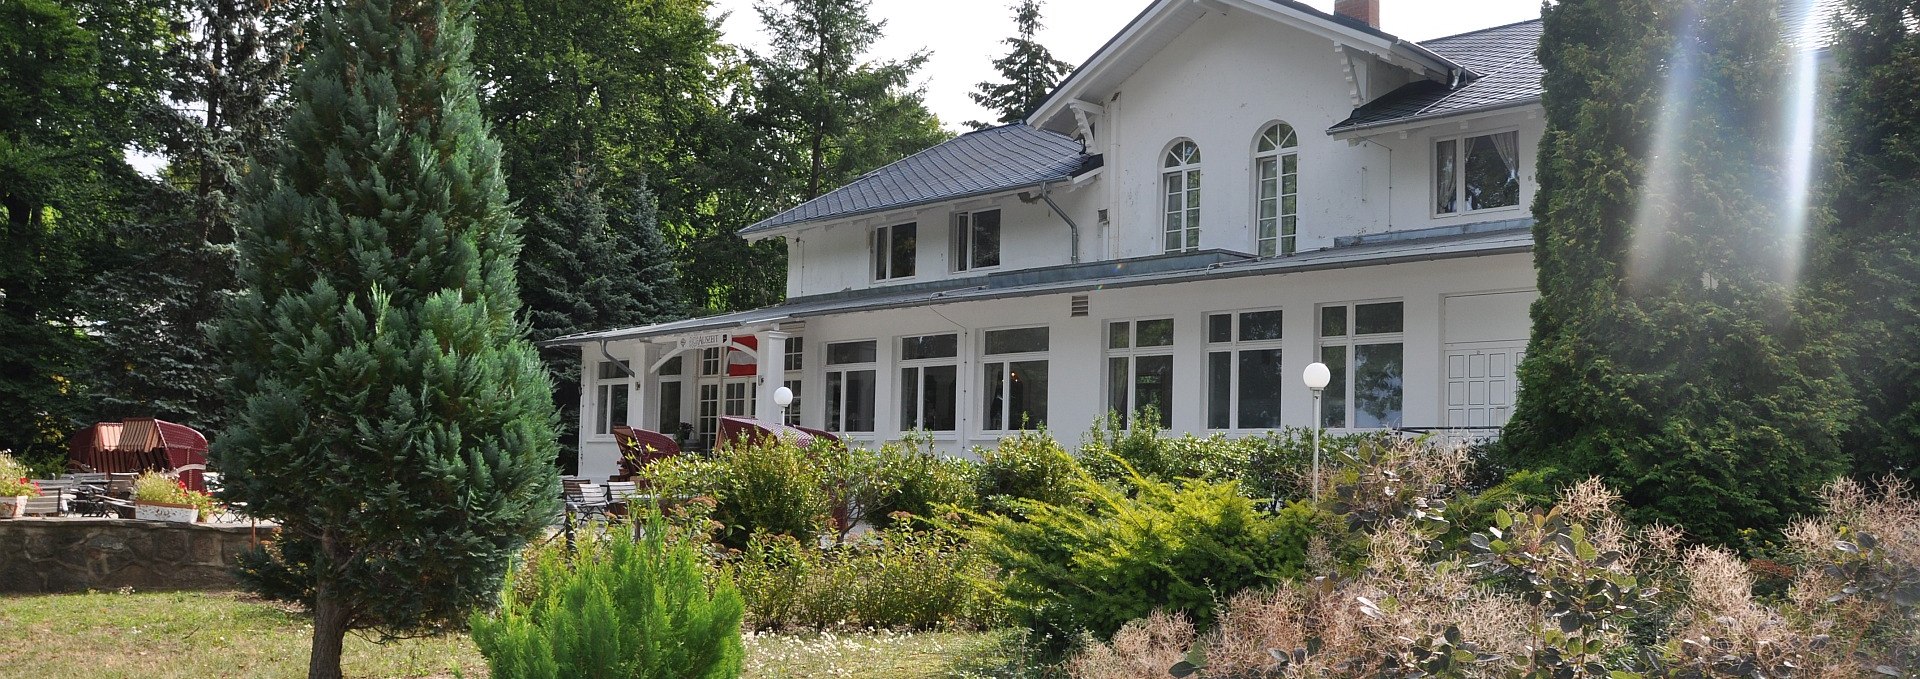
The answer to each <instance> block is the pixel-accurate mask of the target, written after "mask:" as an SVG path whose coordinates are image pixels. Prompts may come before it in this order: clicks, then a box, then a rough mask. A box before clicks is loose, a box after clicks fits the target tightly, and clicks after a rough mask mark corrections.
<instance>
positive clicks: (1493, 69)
mask: <svg viewBox="0 0 1920 679" xmlns="http://www.w3.org/2000/svg"><path fill="white" fill-rule="evenodd" d="M1540 29H1541V23H1540V20H1539V19H1534V20H1531V21H1522V22H1520V23H1516V24H1508V25H1506V26H1496V27H1494V28H1487V29H1481V30H1478V31H1473V32H1470V33H1461V34H1459V35H1453V36H1447V37H1445V38H1436V39H1433V40H1428V41H1426V42H1423V43H1421V44H1422V45H1425V46H1426V47H1427V48H1428V49H1431V50H1433V51H1434V52H1437V53H1439V54H1441V55H1442V56H1445V57H1447V58H1448V59H1452V60H1454V61H1456V62H1459V63H1461V64H1463V65H1466V66H1467V67H1468V68H1471V69H1473V71H1474V72H1475V73H1478V74H1479V77H1476V78H1473V79H1472V80H1469V81H1467V82H1466V83H1465V84H1463V85H1461V86H1460V87H1458V88H1448V87H1447V86H1446V85H1445V84H1443V83H1438V82H1434V81H1431V80H1423V81H1418V82H1414V83H1411V84H1408V85H1404V86H1402V87H1400V88H1399V89H1396V90H1394V91H1392V92H1388V93H1387V94H1386V95H1385V96H1382V97H1380V98H1379V99H1375V100H1373V101H1370V102H1367V104H1366V105H1365V106H1361V107H1360V108H1358V109H1354V111H1353V115H1351V116H1348V117H1347V119H1346V120H1342V121H1340V122H1339V123H1336V124H1335V125H1334V126H1333V127H1332V128H1329V129H1328V130H1327V133H1328V134H1335V135H1337V134H1340V133H1343V132H1356V131H1360V130H1365V129H1371V128H1377V127H1386V126H1389V125H1400V124H1403V123H1411V122H1418V121H1422V120H1427V119H1430V118H1440V117H1445V116H1452V115H1460V114H1464V113H1473V112H1476V111H1489V110H1495V109H1502V108H1509V107H1514V106H1524V105H1527V104H1531V103H1535V102H1538V101H1540V92H1541V79H1542V78H1544V77H1546V74H1547V71H1546V69H1545V68H1542V67H1541V66H1540V60H1539V59H1538V58H1537V57H1536V56H1535V52H1536V51H1537V48H1538V47H1539V45H1540Z"/></svg>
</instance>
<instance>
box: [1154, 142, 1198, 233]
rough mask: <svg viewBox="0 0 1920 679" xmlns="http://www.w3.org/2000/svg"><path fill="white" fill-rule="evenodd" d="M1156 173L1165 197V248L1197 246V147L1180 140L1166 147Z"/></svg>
mask: <svg viewBox="0 0 1920 679" xmlns="http://www.w3.org/2000/svg"><path fill="white" fill-rule="evenodd" d="M1162 164H1163V165H1164V168H1163V169H1162V171H1161V173H1160V178H1161V186H1162V188H1163V189H1165V190H1164V191H1163V192H1162V193H1163V194H1164V197H1165V198H1166V201H1167V202H1166V210H1165V215H1166V229H1165V238H1164V239H1163V240H1164V243H1163V244H1164V245H1165V250H1166V251H1167V252H1182V251H1186V250H1198V249H1200V147H1199V146H1196V145H1194V143H1193V142H1191V141H1185V140H1182V141H1180V142H1177V143H1175V144H1174V145H1173V148H1170V149H1167V157H1166V159H1165V162H1164V163H1162Z"/></svg>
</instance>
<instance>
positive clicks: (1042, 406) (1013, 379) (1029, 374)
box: [1007, 361, 1047, 429]
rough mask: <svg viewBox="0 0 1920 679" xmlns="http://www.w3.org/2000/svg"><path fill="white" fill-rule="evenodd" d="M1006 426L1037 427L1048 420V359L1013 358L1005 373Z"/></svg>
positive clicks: (1017, 427)
mask: <svg viewBox="0 0 1920 679" xmlns="http://www.w3.org/2000/svg"><path fill="white" fill-rule="evenodd" d="M1007 393H1008V395H1009V396H1008V399H1007V400H1008V401H1009V403H1010V404H1011V408H1010V409H1009V410H1008V411H1007V427H1008V428H1009V429H1038V428H1040V427H1041V426H1044V425H1046V423H1047V362H1046V361H1015V362H1014V363H1013V364H1012V365H1011V366H1009V370H1008V376H1007Z"/></svg>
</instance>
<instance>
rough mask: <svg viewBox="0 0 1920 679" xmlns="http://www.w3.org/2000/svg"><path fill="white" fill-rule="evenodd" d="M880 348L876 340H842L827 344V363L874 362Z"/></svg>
mask: <svg viewBox="0 0 1920 679" xmlns="http://www.w3.org/2000/svg"><path fill="white" fill-rule="evenodd" d="M878 349H879V347H878V345H877V343H876V342H874V341H873V340H867V341H864V342H840V343H838V344H829V345H827V365H846V364H849V363H872V362H873V361H874V356H876V355H877V354H876V352H877V350H878Z"/></svg>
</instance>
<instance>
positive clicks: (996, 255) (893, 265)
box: [873, 210, 1000, 281]
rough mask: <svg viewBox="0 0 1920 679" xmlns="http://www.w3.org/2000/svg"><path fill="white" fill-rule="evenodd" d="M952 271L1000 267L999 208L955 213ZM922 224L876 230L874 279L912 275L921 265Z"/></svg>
mask: <svg viewBox="0 0 1920 679" xmlns="http://www.w3.org/2000/svg"><path fill="white" fill-rule="evenodd" d="M951 233H952V234H953V243H952V247H953V249H952V252H953V270H954V271H956V272H959V271H972V270H974V269H987V268H992V267H996V266H1000V211H999V210H980V211H977V212H961V213H957V214H955V215H954V216H953V228H952V230H951ZM919 250H920V225H919V224H918V223H915V222H908V223H905V224H894V225H891V226H883V227H880V228H878V229H874V231H873V279H874V280H876V281H886V280H895V279H900V278H912V277H913V275H914V273H915V271H916V269H917V268H918V267H919Z"/></svg>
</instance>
